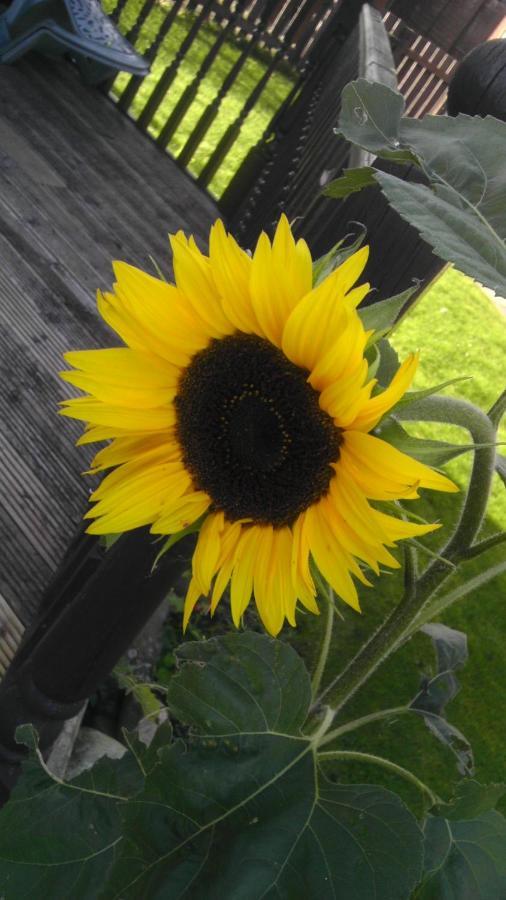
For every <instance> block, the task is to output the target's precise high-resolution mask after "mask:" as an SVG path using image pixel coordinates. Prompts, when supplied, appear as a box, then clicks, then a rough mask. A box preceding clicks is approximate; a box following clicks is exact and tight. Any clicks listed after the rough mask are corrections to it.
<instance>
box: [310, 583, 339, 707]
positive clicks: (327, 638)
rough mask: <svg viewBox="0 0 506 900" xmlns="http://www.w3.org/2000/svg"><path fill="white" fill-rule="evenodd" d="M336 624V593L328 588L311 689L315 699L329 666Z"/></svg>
mask: <svg viewBox="0 0 506 900" xmlns="http://www.w3.org/2000/svg"><path fill="white" fill-rule="evenodd" d="M333 624H334V592H333V590H332V588H330V587H329V588H328V597H327V617H326V621H325V628H324V630H323V637H322V642H321V646H320V653H319V656H318V662H317V663H316V668H315V670H314V674H313V677H312V679H311V688H312V694H313V698H314V697H316V695H317V694H318V691H319V690H320V685H321V681H322V678H323V673H324V671H325V666H326V664H327V659H328V655H329V650H330V642H331V639H332V626H333Z"/></svg>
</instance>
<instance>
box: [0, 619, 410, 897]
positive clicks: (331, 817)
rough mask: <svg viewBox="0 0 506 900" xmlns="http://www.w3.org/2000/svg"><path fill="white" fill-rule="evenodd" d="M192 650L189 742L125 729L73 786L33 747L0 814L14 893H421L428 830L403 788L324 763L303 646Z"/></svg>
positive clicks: (173, 688)
mask: <svg viewBox="0 0 506 900" xmlns="http://www.w3.org/2000/svg"><path fill="white" fill-rule="evenodd" d="M177 657H178V660H179V664H180V671H179V673H178V674H177V675H176V676H175V677H174V678H173V680H172V683H171V685H170V687H169V692H168V693H169V697H168V703H169V707H170V708H171V709H172V712H173V713H174V714H177V716H178V717H179V718H180V720H181V722H182V726H180V727H179V731H180V733H184V734H186V738H185V741H184V742H183V741H182V740H178V741H176V742H173V741H172V740H171V736H170V728H169V727H168V726H162V728H161V729H160V730H159V731H158V732H157V734H156V735H155V738H154V741H153V744H152V745H151V746H150V747H149V749H147V748H146V747H144V745H143V744H142V743H141V741H140V740H138V739H136V738H135V737H134V736H132V735H125V738H126V744H127V747H128V750H127V751H126V753H125V755H124V756H123V757H122V758H121V759H120V760H115V761H112V760H102V761H100V762H99V763H98V764H97V765H96V766H95V767H94V768H93V769H92V770H91V771H90V772H88V773H84V774H83V775H81V776H80V777H79V778H78V779H76V780H75V781H73V782H71V783H69V784H65V783H62V782H60V781H55V780H54V779H53V778H52V777H51V776H50V774H49V773H48V772H47V771H46V770H45V768H44V767H43V765H42V762H41V759H40V758H39V757H38V756H37V751H36V749H32V754H31V758H30V760H29V761H28V762H27V765H26V767H25V775H24V777H23V778H22V780H21V781H20V783H19V786H18V788H17V789H16V792H15V794H14V796H13V800H12V801H11V802H9V803H8V804H7V805H6V806H5V807H4V809H3V810H2V811H1V812H0V873H1V875H0V896H2V895H5V897H6V900H11V898H12V900H14V898H17V897H21V896H29V897H32V896H33V897H46V896H47V897H51V898H53V897H55V898H58V897H62V898H67V897H79V900H113V898H116V900H117V898H119V897H121V898H123V900H139V898H141V897H146V898H148V897H149V898H150V900H151V898H153V900H157V898H160V900H162V898H165V897H179V898H188V900H190V898H191V900H204V898H205V900H208V898H209V900H222V898H224V897H234V898H235V897H241V900H259V898H260V897H265V898H272V900H274V898H276V897H279V896H284V897H299V896H308V897H313V896H314V897H319V898H322V900H334V898H335V897H336V896H342V897H349V898H352V897H356V898H357V900H358V898H360V900H361V898H362V897H374V898H375V900H405V898H407V897H410V896H411V895H412V892H413V890H414V889H415V887H416V885H417V884H418V883H419V881H420V877H421V873H422V862H423V859H422V853H423V848H422V833H421V830H420V828H419V827H418V825H417V823H416V820H415V819H414V817H413V815H412V814H411V812H410V811H409V810H408V809H407V807H406V806H405V805H404V804H403V802H402V801H401V800H400V798H399V797H397V796H396V795H395V794H393V793H391V792H390V791H388V790H385V789H384V788H381V787H374V786H370V785H342V784H339V783H334V782H333V781H329V780H327V778H326V777H325V776H324V775H323V774H322V773H321V772H320V770H319V765H318V763H317V739H316V738H315V737H313V736H311V735H307V734H305V733H304V731H303V730H302V728H303V725H304V724H305V722H306V719H307V716H308V710H309V706H310V702H311V692H310V682H309V676H308V674H307V672H306V670H305V667H304V665H303V663H302V662H301V660H300V659H299V657H298V656H297V655H296V653H295V652H294V651H293V650H292V649H291V648H290V647H289V646H288V645H286V644H283V643H282V642H280V641H275V640H272V639H270V638H267V637H265V636H263V635H258V634H239V635H237V634H234V635H228V636H225V637H223V638H217V639H213V640H209V641H201V642H198V643H192V644H187V645H184V646H183V647H181V648H179V650H178V652H177ZM188 726H189V729H190V730H189V732H188V731H187V728H188ZM32 737H33V732H32V731H31V730H30V731H29V733H28V735H25V739H26V738H29V739H32ZM32 744H33V740H32ZM333 765H334V764H333ZM335 765H337V763H335ZM42 822H43V823H44V827H43V828H41V823H42ZM1 879H3V882H2V881H1Z"/></svg>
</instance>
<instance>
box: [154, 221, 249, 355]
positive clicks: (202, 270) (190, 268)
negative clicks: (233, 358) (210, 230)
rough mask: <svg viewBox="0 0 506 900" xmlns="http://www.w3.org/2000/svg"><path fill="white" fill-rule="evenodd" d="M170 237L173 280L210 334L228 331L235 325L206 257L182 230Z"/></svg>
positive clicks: (230, 331)
mask: <svg viewBox="0 0 506 900" xmlns="http://www.w3.org/2000/svg"><path fill="white" fill-rule="evenodd" d="M169 238H170V243H171V247H172V252H173V257H174V258H173V265H174V274H175V277H176V284H177V287H178V288H179V289H180V290H181V291H182V292H183V294H184V296H185V297H186V299H187V300H188V302H189V304H190V305H191V309H192V310H193V312H194V314H195V315H196V317H197V318H198V320H199V321H201V322H202V323H204V325H205V328H206V331H207V332H208V333H209V334H210V335H211V337H215V338H216V337H223V335H225V334H231V333H232V332H233V331H234V326H233V324H232V323H231V322H230V321H229V319H227V317H226V315H225V313H224V311H223V307H222V305H221V302H220V298H219V296H218V292H217V290H216V285H215V282H214V279H213V273H212V267H211V263H210V261H209V259H208V257H206V256H204V254H203V253H201V252H200V250H199V248H198V247H197V245H196V243H195V241H194V239H193V238H190V239H189V240H188V239H187V238H186V237H185V235H184V234H183V233H182V232H181V231H179V232H178V233H177V234H175V235H169Z"/></svg>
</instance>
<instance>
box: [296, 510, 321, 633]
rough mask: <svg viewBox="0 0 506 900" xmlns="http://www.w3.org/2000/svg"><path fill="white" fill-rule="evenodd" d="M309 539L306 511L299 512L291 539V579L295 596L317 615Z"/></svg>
mask: <svg viewBox="0 0 506 900" xmlns="http://www.w3.org/2000/svg"><path fill="white" fill-rule="evenodd" d="M309 552H310V547H309V539H308V536H307V527H306V513H305V512H303V513H301V514H300V515H299V516H298V518H297V520H296V521H295V523H294V525H293V539H292V558H291V567H292V581H293V583H294V584H295V585H296V588H297V596H298V598H299V599H300V601H301V603H302V604H303V606H305V607H306V609H308V610H309V611H310V612H312V613H315V614H316V615H319V612H320V610H319V609H318V604H317V602H316V587H315V584H314V581H313V577H312V575H311V571H310V568H309Z"/></svg>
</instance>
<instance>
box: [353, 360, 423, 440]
mask: <svg viewBox="0 0 506 900" xmlns="http://www.w3.org/2000/svg"><path fill="white" fill-rule="evenodd" d="M417 366H418V353H411V354H410V355H409V356H408V357H407V359H405V360H404V362H403V363H402V365H401V366H400V367H399V369H398V370H397V372H396V373H395V375H394V377H393V378H392V381H391V382H390V385H389V386H388V387H387V388H386V390H384V391H383V392H382V393H381V394H377V396H376V397H372V398H371V399H369V400H367V402H366V403H364V405H363V407H362V409H361V410H360V412H359V413H358V415H357V416H356V418H355V420H354V421H353V422H351V423H350V425H349V427H350V429H352V430H353V431H370V430H371V429H372V428H374V427H375V425H377V424H378V422H379V420H380V419H381V418H383V416H384V415H385V413H386V412H388V410H389V409H391V408H392V406H395V404H396V403H397V402H398V401H399V400H400V399H401V397H403V396H404V394H405V393H406V391H407V390H408V388H409V386H410V384H411V382H412V381H413V378H414V377H415V373H416V369H417Z"/></svg>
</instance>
